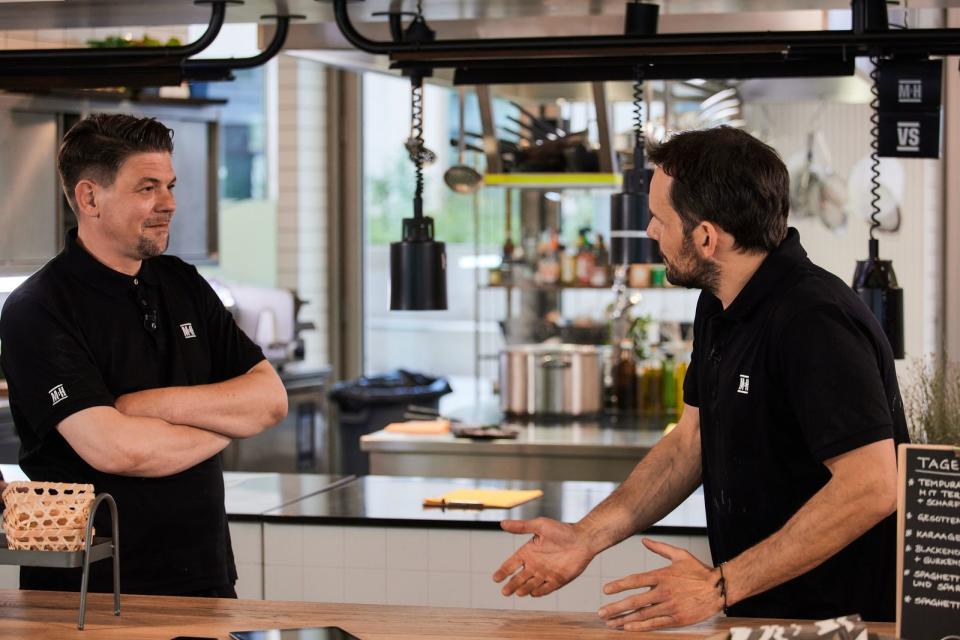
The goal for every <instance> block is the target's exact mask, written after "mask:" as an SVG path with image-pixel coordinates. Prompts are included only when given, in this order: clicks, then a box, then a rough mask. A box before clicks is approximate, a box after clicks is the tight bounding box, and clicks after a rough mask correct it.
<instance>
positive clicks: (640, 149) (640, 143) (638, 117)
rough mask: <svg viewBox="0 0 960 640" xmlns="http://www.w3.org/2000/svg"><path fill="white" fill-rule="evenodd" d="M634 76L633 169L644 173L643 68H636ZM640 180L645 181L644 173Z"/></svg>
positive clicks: (638, 66)
mask: <svg viewBox="0 0 960 640" xmlns="http://www.w3.org/2000/svg"><path fill="white" fill-rule="evenodd" d="M633 74H634V76H633V160H634V165H633V168H634V170H636V171H638V172H642V171H643V164H644V147H645V142H646V141H645V140H644V135H643V117H644V112H643V68H642V67H641V66H640V65H637V66H635V67H634V69H633ZM640 179H641V180H642V179H643V174H642V173H641V174H640Z"/></svg>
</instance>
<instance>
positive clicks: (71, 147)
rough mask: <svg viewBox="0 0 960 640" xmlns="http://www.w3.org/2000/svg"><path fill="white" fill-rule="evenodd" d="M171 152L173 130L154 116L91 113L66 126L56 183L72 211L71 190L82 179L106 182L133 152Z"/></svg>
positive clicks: (74, 208)
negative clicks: (57, 182)
mask: <svg viewBox="0 0 960 640" xmlns="http://www.w3.org/2000/svg"><path fill="white" fill-rule="evenodd" d="M151 152H166V153H173V131H172V130H171V129H169V128H167V127H166V126H164V125H163V124H162V123H160V122H157V121H156V120H155V119H154V118H136V117H134V116H128V115H124V114H109V113H94V114H92V115H90V116H87V117H86V118H84V119H83V120H81V121H80V122H78V123H77V124H75V125H73V126H72V127H70V130H69V131H67V134H66V135H65V136H63V143H62V144H61V145H60V152H59V153H58V154H57V171H58V172H59V174H60V186H61V187H62V188H63V193H64V195H66V196H67V201H69V202H70V206H71V207H72V208H73V210H74V212H76V210H77V203H76V200H75V199H74V195H73V191H74V189H75V188H76V186H77V183H78V182H80V181H81V180H83V179H92V180H95V181H96V182H98V183H99V184H102V185H104V186H110V185H111V184H113V181H114V180H115V179H116V177H117V171H118V170H119V169H120V166H121V165H122V164H123V163H124V161H125V160H126V159H127V158H129V157H130V156H132V155H134V154H136V153H151Z"/></svg>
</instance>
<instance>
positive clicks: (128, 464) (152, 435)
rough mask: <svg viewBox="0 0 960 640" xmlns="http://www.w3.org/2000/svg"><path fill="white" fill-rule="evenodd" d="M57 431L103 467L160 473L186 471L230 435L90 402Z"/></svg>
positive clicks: (137, 474)
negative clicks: (91, 404) (127, 413)
mask: <svg viewBox="0 0 960 640" xmlns="http://www.w3.org/2000/svg"><path fill="white" fill-rule="evenodd" d="M57 431H59V432H60V435H62V436H63V438H64V439H65V440H66V441H67V443H68V444H69V445H70V446H71V447H72V448H73V450H74V451H76V452H77V455H79V456H80V457H81V458H83V460H84V461H85V462H86V463H87V464H89V465H90V466H91V467H93V468H94V469H96V470H97V471H101V472H103V473H110V474H114V475H121V476H135V477H144V478H155V477H162V476H169V475H173V474H176V473H179V472H181V471H185V470H186V469H189V468H191V467H193V466H196V465H197V464H199V463H201V462H203V461H204V460H207V459H208V458H211V457H212V456H214V455H216V454H217V453H219V452H220V451H222V450H223V449H224V447H226V446H227V445H228V444H229V443H230V438H228V437H226V436H224V435H221V434H218V433H214V432H212V431H207V430H205V429H198V428H196V427H190V426H186V425H181V424H171V423H169V422H166V421H164V420H160V419H157V418H146V417H131V416H127V415H124V414H122V413H120V412H119V411H117V410H116V409H114V408H113V407H103V406H101V407H90V408H89V409H83V410H82V411H78V412H76V413H74V414H72V415H70V416H69V417H67V418H65V419H63V420H62V421H61V422H60V423H59V424H58V425H57Z"/></svg>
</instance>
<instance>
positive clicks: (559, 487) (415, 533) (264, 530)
mask: <svg viewBox="0 0 960 640" xmlns="http://www.w3.org/2000/svg"><path fill="white" fill-rule="evenodd" d="M0 470H2V471H3V472H4V474H5V475H6V476H7V477H8V478H10V479H15V478H20V477H22V473H21V472H20V470H19V468H17V467H16V466H15V465H0ZM224 487H225V490H226V508H227V517H228V519H229V522H230V537H231V539H232V546H233V551H234V557H235V559H236V564H237V573H238V575H239V579H238V581H237V585H236V588H237V593H238V594H239V595H240V597H241V598H250V599H266V600H291V601H310V602H328V603H330V602H336V603H359V604H390V605H412V606H440V607H474V608H486V609H508V610H509V609H533V610H547V611H567V612H569V611H581V612H588V611H595V610H596V609H597V608H598V607H599V606H600V605H601V604H602V603H604V602H608V601H611V600H615V599H619V598H617V597H614V596H604V595H603V594H602V591H601V589H602V585H603V584H604V583H606V582H609V581H610V580H614V579H617V578H622V577H623V576H625V575H627V574H630V573H638V572H641V571H645V570H648V569H654V568H657V567H661V566H664V565H665V564H666V560H664V559H663V558H661V557H660V556H657V555H655V554H653V553H652V552H650V551H649V550H648V549H647V548H646V547H644V546H643V544H642V543H641V536H632V537H630V538H628V539H627V540H624V541H623V542H622V543H620V544H619V545H617V546H615V547H613V548H611V549H607V550H606V551H604V552H603V553H601V554H600V555H599V556H597V558H595V559H594V561H593V562H591V563H590V565H589V566H588V567H587V569H586V570H585V571H584V573H583V575H581V576H580V577H579V578H578V579H577V580H575V581H574V582H573V583H571V584H570V585H568V586H566V587H565V588H563V589H561V590H559V591H557V592H555V593H552V594H550V595H548V596H546V597H543V598H505V597H503V596H501V595H500V592H499V589H500V586H499V585H497V584H496V583H494V582H493V580H492V578H491V575H492V574H493V571H494V570H495V569H496V568H497V567H498V566H499V565H500V563H501V562H503V561H504V560H505V559H506V558H507V557H508V556H509V555H510V554H511V553H513V550H514V549H515V548H516V547H517V546H518V545H521V544H523V543H525V542H526V540H527V539H528V536H513V535H511V534H509V533H506V532H504V531H501V530H500V526H499V522H500V520H502V519H505V518H512V519H527V518H536V517H541V516H542V517H549V518H554V519H556V520H561V521H564V522H576V521H577V520H579V519H580V518H582V517H583V516H584V515H585V514H586V513H587V512H588V511H590V509H592V508H593V507H594V506H595V505H596V504H598V503H599V502H600V501H601V500H603V499H604V498H605V497H606V496H607V495H609V494H610V492H611V491H613V489H614V488H615V487H616V485H615V484H613V483H602V482H528V481H506V480H484V479H469V478H446V479H442V478H416V477H410V478H407V477H396V476H364V477H360V478H353V477H349V476H348V477H343V476H328V475H320V474H272V473H235V472H234V473H231V472H228V473H225V474H224ZM459 488H482V489H540V490H542V491H543V496H542V497H541V498H538V499H536V500H533V501H531V502H528V503H526V504H523V505H520V506H517V507H514V508H513V509H486V510H480V511H478V510H472V509H471V510H442V509H430V508H424V507H423V506H422V501H423V499H424V498H427V497H435V496H439V495H442V494H443V493H445V492H447V491H450V490H452V489H459ZM644 534H645V535H649V536H652V537H654V538H655V539H657V540H661V541H663V542H667V543H668V544H672V545H674V546H678V547H682V548H685V549H688V550H690V552H691V553H693V554H694V555H695V556H697V557H698V558H700V559H701V560H703V561H704V562H707V563H710V550H709V546H708V544H707V539H706V517H705V514H704V508H703V494H702V492H701V491H699V490H698V491H695V492H694V493H693V495H691V496H690V498H688V499H687V500H686V501H685V502H684V503H683V504H681V505H680V506H678V508H677V509H675V510H674V511H673V512H672V513H670V514H668V515H667V516H666V517H665V518H664V519H663V520H661V521H660V522H658V523H656V524H655V525H654V526H653V527H651V528H650V529H649V530H648V531H646V532H644ZM120 535H121V538H122V536H123V531H121V532H120ZM18 584H19V579H18V570H17V568H16V567H0V588H4V587H7V588H13V587H16V586H17V585H18Z"/></svg>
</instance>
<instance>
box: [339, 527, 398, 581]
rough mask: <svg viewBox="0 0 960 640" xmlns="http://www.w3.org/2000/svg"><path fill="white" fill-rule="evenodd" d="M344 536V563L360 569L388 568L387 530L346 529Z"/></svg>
mask: <svg viewBox="0 0 960 640" xmlns="http://www.w3.org/2000/svg"><path fill="white" fill-rule="evenodd" d="M343 533H344V536H343V543H344V544H343V551H344V562H345V564H346V566H347V567H350V568H354V567H355V568H358V569H379V570H381V571H383V570H384V569H386V568H387V530H386V529H380V528H377V527H346V528H345V529H344V532H343Z"/></svg>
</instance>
